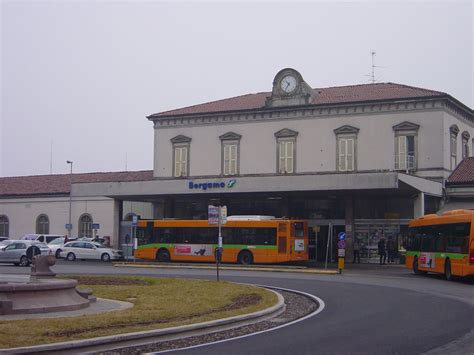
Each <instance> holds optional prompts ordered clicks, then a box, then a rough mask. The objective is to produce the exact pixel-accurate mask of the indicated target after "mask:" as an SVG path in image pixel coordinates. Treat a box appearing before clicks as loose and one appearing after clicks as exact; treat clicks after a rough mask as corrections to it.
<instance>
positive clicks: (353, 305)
mask: <svg viewBox="0 0 474 355" xmlns="http://www.w3.org/2000/svg"><path fill="white" fill-rule="evenodd" d="M53 270H54V271H55V272H57V273H58V274H127V275H148V276H158V277H181V278H203V279H213V278H215V271H213V270H191V269H141V268H140V269H135V268H118V267H113V266H112V265H111V264H104V263H96V262H81V261H77V262H73V263H70V262H65V261H59V262H58V264H57V265H56V266H54V267H53ZM28 272H29V269H28V268H20V267H12V266H7V265H0V273H1V274H7V273H9V274H11V273H13V274H15V273H28ZM220 275H221V278H222V279H225V280H229V281H235V282H245V283H252V284H262V285H271V286H279V287H285V288H291V289H296V290H300V291H304V292H308V293H311V294H314V295H316V296H318V297H320V298H321V299H322V300H323V301H324V302H325V305H326V307H325V309H324V310H323V312H321V313H320V314H318V315H317V316H315V317H312V318H309V319H306V320H304V321H302V322H299V323H297V324H294V325H292V326H289V327H284V328H281V329H278V330H275V331H271V332H267V333H264V334H260V335H257V336H252V337H247V338H242V339H237V340H233V341H228V342H223V343H219V344H214V345H209V346H205V347H199V348H195V349H187V350H185V351H183V353H189V354H223V353H225V354H226V355H229V354H245V353H247V354H253V353H258V354H291V353H294V352H298V353H302V354H341V353H344V354H347V353H363V354H396V353H401V354H420V353H425V352H428V351H430V350H432V349H435V348H439V347H442V346H446V344H451V345H448V346H451V347H448V348H445V350H446V349H448V350H446V351H449V352H451V353H452V352H453V351H454V350H456V349H462V350H461V351H460V353H463V352H464V353H466V351H470V350H471V348H470V345H472V346H473V349H474V344H470V342H471V340H472V339H474V334H473V333H474V330H473V329H474V317H473V315H474V286H473V284H472V282H463V281H455V282H447V281H444V280H442V279H441V277H439V276H437V275H428V276H415V275H413V274H412V273H411V272H410V271H408V270H405V269H404V268H400V267H396V266H393V267H389V268H384V269H360V270H349V271H347V272H344V273H343V275H313V274H299V273H286V272H278V273H272V272H256V271H251V272H248V271H238V270H237V271H236V270H221V273H220ZM468 333H469V334H471V335H472V336H470V337H465V338H464V341H463V342H461V343H459V344H461V345H459V344H458V345H456V346H454V347H453V344H457V343H456V342H455V343H452V342H454V341H456V340H457V339H459V338H461V337H463V336H465V335H466V334H468ZM466 339H467V341H466ZM466 343H467V345H466ZM459 346H461V348H460V347H459ZM453 349H454V350H453ZM443 352H445V351H443V349H441V350H440V353H443Z"/></svg>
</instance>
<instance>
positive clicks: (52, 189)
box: [0, 170, 153, 197]
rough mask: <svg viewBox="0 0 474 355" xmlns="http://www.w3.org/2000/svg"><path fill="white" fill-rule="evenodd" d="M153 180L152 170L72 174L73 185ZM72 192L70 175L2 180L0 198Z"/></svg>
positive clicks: (7, 178)
mask: <svg viewBox="0 0 474 355" xmlns="http://www.w3.org/2000/svg"><path fill="white" fill-rule="evenodd" d="M152 179H153V171H152V170H144V171H121V172H105V173H83V174H72V183H91V182H126V181H146V180H152ZM70 190H71V175H70V174H60V175H36V176H14V177H3V178H0V196H10V197H13V196H31V195H51V194H53V195H62V194H69V192H70Z"/></svg>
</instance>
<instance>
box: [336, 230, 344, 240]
mask: <svg viewBox="0 0 474 355" xmlns="http://www.w3.org/2000/svg"><path fill="white" fill-rule="evenodd" d="M337 239H338V240H346V233H344V232H341V233H339V234H338V235H337Z"/></svg>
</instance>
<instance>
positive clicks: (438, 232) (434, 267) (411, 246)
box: [405, 210, 474, 280]
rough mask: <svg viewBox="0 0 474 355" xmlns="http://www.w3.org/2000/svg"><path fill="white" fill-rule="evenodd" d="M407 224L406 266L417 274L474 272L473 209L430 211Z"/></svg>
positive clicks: (467, 273)
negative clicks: (437, 212)
mask: <svg viewBox="0 0 474 355" xmlns="http://www.w3.org/2000/svg"><path fill="white" fill-rule="evenodd" d="M408 226H409V229H408V237H407V239H406V243H405V248H406V249H407V253H406V261H405V265H406V267H407V268H409V269H412V270H413V272H414V273H415V274H426V273H427V272H435V273H440V274H444V275H445V277H446V279H447V280H451V279H452V277H453V276H468V275H474V211H471V210H454V211H449V212H445V213H443V214H442V215H441V216H438V215H436V214H428V215H425V216H423V217H420V218H417V219H414V220H412V221H411V222H410V223H409V225H408Z"/></svg>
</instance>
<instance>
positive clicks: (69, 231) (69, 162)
mask: <svg viewBox="0 0 474 355" xmlns="http://www.w3.org/2000/svg"><path fill="white" fill-rule="evenodd" d="M66 163H68V164H70V165H71V172H70V174H69V223H68V228H67V232H68V238H71V229H72V224H71V209H72V161H71V160H66Z"/></svg>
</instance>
